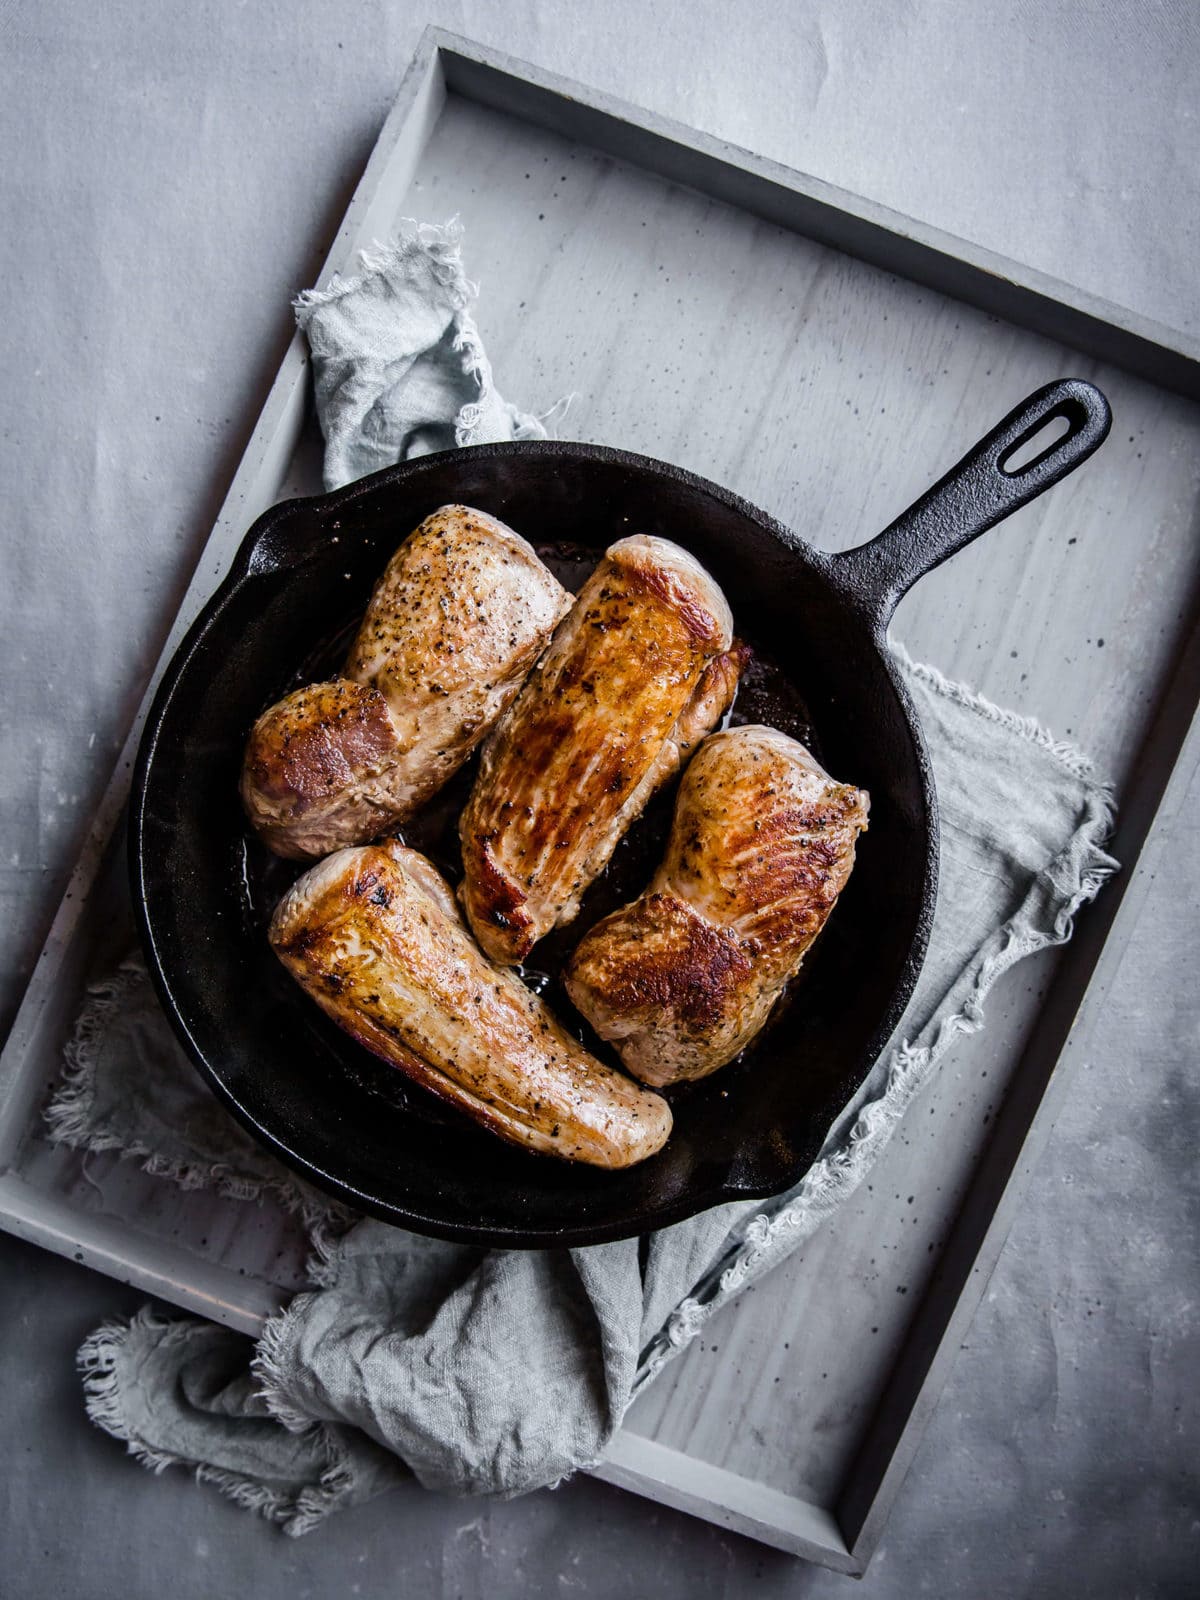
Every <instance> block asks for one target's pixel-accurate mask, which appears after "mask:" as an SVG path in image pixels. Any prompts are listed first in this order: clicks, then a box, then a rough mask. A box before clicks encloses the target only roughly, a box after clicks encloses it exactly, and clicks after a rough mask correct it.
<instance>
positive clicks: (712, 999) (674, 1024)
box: [565, 727, 868, 1085]
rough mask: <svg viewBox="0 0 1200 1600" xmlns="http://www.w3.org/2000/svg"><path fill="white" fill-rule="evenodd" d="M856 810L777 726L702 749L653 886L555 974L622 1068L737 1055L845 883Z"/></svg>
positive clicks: (713, 1066)
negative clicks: (561, 976) (612, 1047)
mask: <svg viewBox="0 0 1200 1600" xmlns="http://www.w3.org/2000/svg"><path fill="white" fill-rule="evenodd" d="M867 809H868V797H867V796H866V795H865V794H864V793H863V792H862V791H861V790H858V789H855V788H853V787H851V786H850V785H848V784H838V783H835V782H834V781H833V780H832V779H830V778H829V776H828V774H826V773H824V772H823V771H822V770H821V768H820V767H819V766H817V764H816V763H815V762H814V761H813V760H812V758H811V756H809V754H808V752H807V751H805V749H804V747H803V746H802V745H799V744H797V743H796V741H795V740H791V739H788V738H786V737H785V736H784V735H783V734H781V733H779V732H778V731H777V730H776V729H770V728H761V727H759V728H739V729H735V730H732V731H730V732H727V733H723V734H716V735H714V736H713V737H712V738H710V739H708V740H706V741H705V742H704V744H703V745H702V746H701V747H700V749H699V751H698V752H697V754H696V755H695V757H694V758H693V760H692V763H691V766H690V767H689V768H688V771H687V774H686V776H685V778H684V781H683V784H682V785H681V787H680V791H679V796H678V799H677V801H676V807H675V817H674V821H673V823H672V827H671V835H670V838H669V840H668V844H667V850H666V854H665V856H664V859H663V862H662V865H661V866H660V868H659V870H658V872H657V873H656V875H655V878H654V881H653V883H652V884H651V885H650V888H649V889H648V890H647V892H646V893H645V894H644V895H642V896H641V897H640V898H639V899H638V900H635V901H633V902H632V903H631V904H630V905H628V906H625V907H623V908H622V909H621V910H620V911H617V912H614V913H613V914H612V915H611V916H609V917H606V918H605V919H604V920H603V921H602V922H600V923H598V924H597V925H596V927H595V928H593V929H592V930H591V932H590V933H589V934H588V935H587V937H586V938H584V939H583V940H582V941H581V942H580V944H579V946H578V948H577V949H576V951H575V953H574V954H573V956H572V957H571V960H570V962H569V964H568V967H567V971H566V974H565V983H566V988H567V992H568V994H569V995H570V996H571V998H572V1000H573V1001H574V1003H575V1004H576V1005H577V1006H578V1008H579V1010H580V1011H581V1012H582V1013H583V1014H584V1016H585V1017H587V1019H588V1020H589V1022H591V1023H592V1025H593V1027H595V1028H596V1030H597V1032H598V1033H599V1034H600V1036H601V1037H602V1038H605V1039H608V1040H610V1041H611V1042H613V1043H614V1044H615V1045H616V1047H617V1050H618V1053H619V1054H620V1056H621V1059H622V1061H623V1063H624V1065H625V1066H626V1068H627V1069H628V1070H629V1071H630V1072H632V1073H633V1074H634V1075H635V1076H636V1077H639V1078H641V1079H642V1081H643V1082H646V1083H652V1084H655V1085H662V1084H664V1083H671V1082H677V1081H681V1080H684V1079H688V1078H698V1077H704V1076H706V1075H707V1074H708V1073H710V1072H713V1071H716V1070H717V1068H719V1067H721V1066H723V1065H725V1063H726V1062H727V1061H729V1060H731V1059H732V1058H733V1057H734V1056H735V1055H736V1054H737V1053H738V1052H739V1051H740V1050H742V1049H743V1048H744V1047H745V1045H746V1044H747V1043H748V1042H749V1040H750V1039H752V1038H753V1037H754V1035H755V1033H757V1031H758V1030H759V1029H760V1028H761V1027H762V1025H763V1023H764V1022H765V1021H766V1019H767V1017H768V1016H769V1014H770V1012H771V1010H772V1008H773V1007H774V1005H775V1003H776V1001H777V999H778V997H779V995H780V993H781V992H782V991H783V988H784V986H785V985H786V984H787V982H788V981H789V979H791V978H792V977H793V976H794V975H795V973H796V972H797V970H798V969H799V967H800V964H801V962H802V961H803V959H804V956H805V954H806V952H807V951H808V949H809V947H810V946H811V944H812V942H813V940H814V939H815V938H816V937H817V935H818V934H819V933H820V931H821V929H822V928H823V927H824V926H825V923H826V921H827V920H828V918H829V915H830V912H831V911H832V909H833V907H834V905H835V904H836V902H837V899H838V896H839V894H840V893H841V891H842V889H843V888H844V887H845V884H846V881H847V879H848V878H849V876H850V872H851V869H852V867H853V865H854V846H855V839H856V837H857V835H858V833H859V832H861V831H862V830H863V829H864V828H865V827H866V823H867Z"/></svg>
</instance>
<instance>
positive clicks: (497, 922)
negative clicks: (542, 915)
mask: <svg viewBox="0 0 1200 1600" xmlns="http://www.w3.org/2000/svg"><path fill="white" fill-rule="evenodd" d="M468 853H469V856H470V872H471V877H472V884H473V893H472V897H471V911H472V915H473V916H475V917H477V918H478V919H479V920H480V921H483V922H486V923H487V924H489V925H490V926H492V927H494V928H496V929H497V930H498V931H499V933H500V935H501V937H502V938H503V940H504V944H505V947H506V949H508V950H510V951H512V959H513V960H514V961H521V960H523V959H524V957H525V956H527V955H528V954H529V952H530V950H532V949H533V942H534V941H533V935H532V934H531V933H530V932H529V928H530V924H531V919H530V917H529V915H528V914H527V913H526V911H525V902H526V899H527V896H526V895H525V894H524V892H523V891H522V889H521V886H520V884H519V883H517V882H516V881H515V880H514V879H512V878H510V877H509V876H508V874H507V873H505V872H501V870H500V868H499V867H498V866H497V865H496V860H495V857H494V856H493V855H492V851H491V845H490V841H489V840H488V839H487V838H486V837H484V838H472V839H471V841H470V843H469V845H468V844H464V846H463V866H464V869H465V868H466V867H467V858H468Z"/></svg>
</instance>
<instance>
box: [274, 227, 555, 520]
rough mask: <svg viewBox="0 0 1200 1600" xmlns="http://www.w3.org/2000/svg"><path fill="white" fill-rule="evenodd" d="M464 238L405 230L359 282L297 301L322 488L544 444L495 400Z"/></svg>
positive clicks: (369, 261) (535, 428)
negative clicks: (466, 450) (509, 443)
mask: <svg viewBox="0 0 1200 1600" xmlns="http://www.w3.org/2000/svg"><path fill="white" fill-rule="evenodd" d="M460 241H461V230H460V229H459V228H458V226H457V224H456V223H453V222H450V223H447V224H446V225H445V226H444V227H440V228H439V227H434V226H432V225H431V224H429V223H423V224H418V223H410V224H408V225H407V226H406V227H405V229H404V231H403V232H402V233H401V235H400V237H399V238H398V239H397V241H396V242H395V243H394V244H389V245H387V246H385V247H382V248H379V249H376V250H373V251H368V252H364V254H363V256H362V272H361V273H360V274H359V275H358V276H357V277H353V278H350V279H347V280H345V281H341V280H335V282H334V284H333V286H332V287H331V288H329V289H308V290H306V291H305V292H304V293H303V294H302V295H300V296H299V297H298V299H297V300H296V302H295V312H296V321H297V323H298V324H299V326H300V328H301V329H302V330H303V332H304V334H305V335H306V337H307V339H308V343H309V348H310V350H311V351H312V369H313V385H314V390H315V394H316V403H317V416H318V418H319V419H320V423H321V431H322V433H323V434H324V435H325V487H326V488H327V489H340V488H341V486H342V485H343V484H344V483H353V481H354V480H355V479H356V478H364V477H366V475H367V473H369V472H378V471H379V470H380V469H381V468H383V467H390V466H394V465H395V463H396V462H397V461H407V460H408V459H409V458H410V457H412V456H421V455H427V454H429V453H430V452H431V451H434V450H453V449H455V448H456V447H457V448H459V449H461V448H463V447H464V446H466V445H472V444H495V443H496V442H497V441H498V440H501V439H544V438H545V437H546V430H545V428H543V426H542V424H541V423H540V422H539V420H538V419H537V418H536V417H534V416H530V415H529V414H528V413H527V412H524V411H519V410H518V409H517V407H516V406H511V405H509V404H508V403H507V402H506V401H504V400H502V399H501V398H500V395H499V394H498V393H497V392H496V385H495V382H494V380H493V378H492V367H491V363H490V362H489V361H488V358H487V356H486V354H485V353H484V349H483V344H482V342H481V340H480V337H479V330H478V329H477V328H476V326H475V323H474V321H473V320H472V317H471V314H470V312H469V311H468V310H467V306H468V304H469V303H470V301H471V299H472V298H473V296H474V295H475V293H476V290H475V286H474V285H473V284H471V283H470V282H469V281H468V279H467V276H466V273H465V272H464V271H463V265H462V252H461V242H460Z"/></svg>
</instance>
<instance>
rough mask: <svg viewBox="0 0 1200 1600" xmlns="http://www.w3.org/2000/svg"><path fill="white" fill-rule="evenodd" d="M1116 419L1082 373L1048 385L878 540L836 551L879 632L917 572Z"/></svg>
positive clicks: (1060, 467) (1069, 466) (1050, 475)
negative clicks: (1025, 448) (1058, 423)
mask: <svg viewBox="0 0 1200 1600" xmlns="http://www.w3.org/2000/svg"><path fill="white" fill-rule="evenodd" d="M1059 417H1064V418H1065V419H1066V422H1067V431H1066V432H1065V433H1064V434H1062V435H1061V437H1059V438H1058V439H1056V440H1055V441H1054V443H1053V444H1051V445H1050V446H1049V447H1048V448H1047V449H1045V450H1043V451H1042V452H1041V453H1040V454H1039V455H1037V456H1035V457H1034V458H1033V460H1032V461H1030V462H1028V463H1026V465H1024V466H1021V467H1018V468H1017V469H1016V470H1015V471H1011V470H1006V463H1008V462H1009V461H1010V460H1011V459H1012V457H1013V456H1014V455H1015V454H1016V452H1017V451H1018V450H1019V449H1020V447H1021V446H1022V445H1024V444H1026V443H1027V442H1028V441H1030V440H1031V439H1032V438H1033V436H1034V434H1036V433H1037V432H1038V431H1039V430H1040V429H1042V428H1044V427H1045V426H1046V424H1047V423H1050V422H1053V421H1055V420H1056V419H1057V418H1059ZM1111 423H1112V412H1111V411H1110V410H1109V407H1108V401H1107V400H1106V399H1105V398H1104V396H1103V395H1102V394H1101V393H1100V391H1099V389H1097V388H1094V387H1093V385H1092V384H1090V383H1084V382H1083V381H1082V380H1081V379H1078V378H1063V379H1061V380H1060V381H1059V382H1058V383H1051V384H1047V385H1046V387H1045V388H1044V389H1039V390H1038V391H1037V393H1036V394H1031V395H1030V396H1029V398H1028V400H1024V401H1022V402H1021V404H1020V405H1019V406H1018V407H1017V408H1016V410H1015V411H1010V412H1009V414H1008V416H1007V417H1005V419H1004V421H1003V422H1002V423H1000V425H999V426H998V427H996V428H993V429H992V431H991V433H989V434H988V435H987V437H986V438H985V439H983V440H981V442H980V443H979V444H977V445H976V446H975V448H974V449H973V450H970V451H968V452H967V454H966V455H965V456H964V457H963V458H962V460H961V461H960V462H959V463H958V465H957V466H956V467H952V468H951V470H950V471H949V472H948V473H947V474H946V476H945V477H944V478H942V479H941V481H940V482H938V483H935V484H934V486H933V488H932V489H929V490H927V491H926V493H925V494H923V495H922V496H921V498H920V499H919V500H918V501H917V502H916V504H915V505H912V506H910V507H909V508H908V510H907V511H905V512H904V513H903V515H901V516H899V517H897V518H896V520H895V522H893V523H892V524H891V526H890V527H888V528H885V529H884V530H883V532H882V533H881V534H880V535H879V537H878V538H876V539H872V540H871V541H870V543H869V544H861V545H859V546H858V547H857V548H856V549H854V550H846V551H844V552H843V553H842V554H840V555H837V556H834V557H833V561H834V564H835V566H836V568H837V569H838V572H839V576H840V578H841V580H842V582H843V583H844V584H845V585H846V586H847V588H848V589H850V590H851V591H852V592H853V594H854V596H855V598H856V600H857V601H858V604H859V605H860V606H862V607H864V608H866V609H867V610H868V611H869V612H870V613H871V614H872V616H873V619H874V621H875V626H876V629H877V630H878V632H879V633H883V631H884V630H885V629H886V627H887V625H888V623H889V622H890V621H891V617H892V613H893V612H894V611H895V609H896V607H897V605H898V604H899V602H900V600H901V598H902V597H903V596H904V595H905V594H906V593H907V592H908V590H909V589H910V588H911V587H912V585H913V584H914V583H915V582H916V581H917V579H918V578H920V577H923V576H924V574H925V573H927V572H930V571H932V570H933V568H934V567H936V566H938V565H939V564H940V563H941V562H943V561H945V560H946V558H947V557H948V556H952V555H953V554H954V553H955V551H957V550H961V549H962V547H963V546H964V545H966V544H970V542H971V540H972V539H977V538H978V537H979V535H980V534H981V533H985V532H986V531H987V529H988V528H991V527H994V526H995V524H996V523H997V522H999V521H1001V520H1002V518H1004V517H1007V516H1008V515H1009V513H1010V512H1013V511H1016V510H1018V509H1019V508H1020V507H1021V506H1024V505H1028V504H1029V502H1030V501H1031V500H1036V499H1037V497H1038V495H1040V494H1041V493H1042V491H1043V490H1045V489H1049V488H1050V487H1051V485H1052V484H1055V483H1057V482H1058V481H1059V479H1060V478H1065V477H1066V476H1067V474H1068V473H1069V472H1073V471H1074V470H1075V468H1076V467H1077V466H1079V464H1080V462H1082V461H1086V460H1087V458H1088V457H1089V456H1090V455H1091V454H1092V452H1093V451H1094V450H1096V449H1098V448H1099V446H1100V445H1102V444H1103V443H1104V440H1105V437H1106V435H1107V434H1108V430H1109V427H1110V425H1111Z"/></svg>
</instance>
